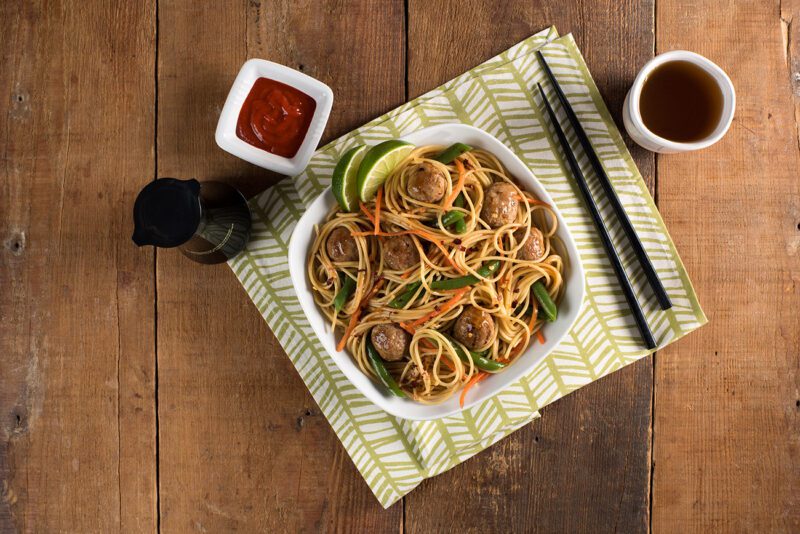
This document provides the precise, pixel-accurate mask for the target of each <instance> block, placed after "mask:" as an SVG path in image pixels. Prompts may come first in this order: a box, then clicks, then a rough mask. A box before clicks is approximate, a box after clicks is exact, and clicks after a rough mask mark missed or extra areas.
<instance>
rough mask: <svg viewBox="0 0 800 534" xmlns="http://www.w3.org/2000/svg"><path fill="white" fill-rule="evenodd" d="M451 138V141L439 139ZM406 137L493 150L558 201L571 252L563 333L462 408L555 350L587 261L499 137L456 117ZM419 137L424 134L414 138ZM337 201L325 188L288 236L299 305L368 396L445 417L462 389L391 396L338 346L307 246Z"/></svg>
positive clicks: (404, 413) (387, 406)
mask: <svg viewBox="0 0 800 534" xmlns="http://www.w3.org/2000/svg"><path fill="white" fill-rule="evenodd" d="M430 138H434V139H436V140H437V141H432V140H430ZM448 138H449V139H450V141H445V142H439V141H438V140H441V139H448ZM401 139H404V140H408V141H410V142H414V143H415V144H420V145H422V144H445V145H446V144H448V142H455V140H462V141H463V142H467V143H468V144H471V145H472V146H476V147H477V148H483V149H486V150H489V151H491V152H492V153H493V154H494V155H495V157H497V158H498V160H499V161H500V162H501V163H502V164H503V165H504V166H505V167H506V168H509V172H510V174H512V175H513V176H514V177H515V179H516V180H517V181H518V182H521V183H522V184H523V185H524V187H525V189H528V190H532V192H534V193H535V194H537V196H539V198H542V200H544V201H545V202H548V203H549V204H550V205H551V206H553V211H554V212H555V214H556V217H557V219H558V223H559V228H558V230H557V232H556V235H558V236H559V238H560V239H561V241H562V243H563V246H564V248H565V249H566V251H567V253H568V254H569V258H568V274H567V276H565V281H568V285H567V289H566V291H565V294H564V299H563V300H562V303H565V302H567V299H569V309H568V311H567V313H559V317H558V319H556V322H554V323H551V324H550V328H551V329H552V327H553V326H555V325H560V329H559V331H558V333H557V334H555V335H552V336H550V335H549V336H548V337H547V339H546V342H545V347H547V349H546V350H544V351H541V353H538V354H534V353H533V351H535V350H536V348H537V347H540V345H538V344H536V345H535V344H531V346H529V347H528V348H527V349H526V350H525V352H524V353H523V354H522V355H521V356H520V357H519V359H518V360H517V361H516V362H515V364H514V365H512V366H510V367H509V368H507V369H506V370H505V371H503V372H501V373H498V374H496V375H492V376H490V377H489V378H487V379H486V380H484V381H482V382H481V383H480V384H477V385H476V386H474V387H473V389H472V390H471V393H472V394H471V395H470V398H469V399H468V400H467V402H465V404H464V407H463V410H468V409H470V408H471V407H472V406H475V405H477V404H480V403H481V402H484V401H485V400H488V399H490V398H491V397H493V396H495V395H497V394H498V393H500V392H502V391H504V390H506V389H507V388H509V387H511V386H513V385H514V384H516V383H517V382H519V380H520V379H521V378H522V377H524V376H525V375H527V374H528V373H530V372H531V371H532V370H533V369H534V368H535V367H536V365H538V364H539V363H540V362H541V361H542V360H544V359H545V358H546V357H547V356H548V355H550V354H551V353H552V351H553V350H555V349H556V348H557V347H558V345H559V344H560V343H561V340H562V339H563V338H564V337H565V336H566V335H567V334H568V333H569V332H570V331H571V330H572V327H573V326H574V324H575V321H576V320H577V318H578V316H579V315H580V312H581V309H582V307H583V303H584V298H585V294H586V287H585V271H584V267H583V262H582V259H581V257H580V253H579V251H578V247H577V245H576V243H575V239H574V237H573V235H572V233H571V232H570V229H569V227H568V226H567V223H566V221H565V220H564V217H563V215H562V213H561V211H560V210H559V209H558V206H557V205H556V204H555V202H554V201H553V199H552V197H551V196H550V194H549V193H548V192H547V190H546V189H545V187H544V186H543V185H542V183H541V182H540V181H539V180H538V179H537V178H536V176H535V175H534V174H533V171H531V170H530V168H529V167H528V166H527V165H526V164H525V163H524V162H523V161H522V160H521V159H520V158H519V157H518V156H517V155H516V154H515V153H514V152H513V151H511V150H510V149H509V148H508V147H507V146H506V145H505V144H503V143H502V142H501V141H500V140H498V139H497V138H496V137H494V136H493V135H491V134H490V133H488V132H485V131H484V130H481V129H479V128H476V127H474V126H470V125H466V124H458V123H454V124H440V125H436V126H430V127H427V128H423V129H420V130H417V131H415V132H412V133H410V134H407V135H404V136H402V137H401ZM415 139H425V140H423V141H419V142H415ZM487 145H488V146H487ZM511 168H515V169H517V171H520V170H521V171H522V172H511ZM531 186H533V187H531ZM335 203H336V200H335V198H334V197H333V193H332V192H331V189H330V187H328V188H326V189H325V190H324V191H323V192H322V193H321V194H320V195H319V196H318V197H317V198H315V199H314V200H313V201H312V202H311V203H310V204H309V205H308V207H307V209H306V211H305V213H304V214H303V215H302V217H301V218H300V220H299V221H298V222H297V224H296V226H295V228H294V229H293V231H292V235H291V237H290V239H289V253H288V265H289V274H290V277H291V279H292V285H293V287H294V290H295V293H296V294H297V297H298V300H299V302H300V307H301V308H302V310H303V313H304V314H305V315H306V318H307V319H308V322H309V324H310V325H311V327H312V330H313V332H314V335H316V336H317V338H318V339H319V341H320V344H321V345H322V346H323V348H324V349H325V352H326V353H327V356H328V357H330V358H331V359H332V360H333V361H334V363H335V364H336V366H337V367H338V368H339V370H340V371H341V372H342V373H343V374H344V375H345V376H346V377H347V379H348V380H349V381H350V383H351V384H352V385H353V386H354V387H355V388H356V389H357V390H358V391H359V392H360V393H361V394H362V395H364V396H365V397H366V398H367V399H368V400H370V401H371V402H372V403H373V404H375V405H376V406H378V407H379V408H381V409H382V410H384V411H385V412H387V413H389V414H390V415H393V416H396V417H398V418H401V419H408V420H416V421H426V420H435V419H441V418H444V417H448V416H451V415H453V414H455V413H458V412H460V411H462V408H461V407H460V406H459V404H458V395H457V394H454V395H453V396H452V397H450V398H449V399H448V400H447V401H445V402H444V403H441V404H435V405H426V404H422V403H418V402H415V401H413V400H411V399H403V398H398V397H390V396H389V395H388V394H386V393H385V392H384V391H383V390H382V389H381V386H379V385H378V384H377V383H376V382H375V381H373V380H372V379H371V378H370V377H368V376H367V375H366V374H364V373H363V372H362V371H361V369H359V367H358V365H357V364H356V362H355V360H354V359H353V358H352V357H351V356H350V354H349V353H348V352H347V351H342V352H336V350H335V344H336V341H335V337H334V335H333V333H332V332H330V331H329V328H330V326H329V324H328V321H327V319H326V318H325V317H324V315H323V314H322V312H321V311H320V310H319V308H318V307H317V305H316V302H314V298H313V293H312V291H313V290H312V289H311V287H310V282H309V280H308V276H307V258H308V248H309V247H310V244H311V242H312V241H313V239H312V237H313V236H312V234H313V228H314V225H315V224H319V223H320V222H322V221H323V220H324V218H325V216H326V215H327V213H328V211H329V210H330V208H331V207H332V206H333V205H334V204H335ZM562 305H563V304H562ZM559 321H561V322H559ZM476 393H477V394H476Z"/></svg>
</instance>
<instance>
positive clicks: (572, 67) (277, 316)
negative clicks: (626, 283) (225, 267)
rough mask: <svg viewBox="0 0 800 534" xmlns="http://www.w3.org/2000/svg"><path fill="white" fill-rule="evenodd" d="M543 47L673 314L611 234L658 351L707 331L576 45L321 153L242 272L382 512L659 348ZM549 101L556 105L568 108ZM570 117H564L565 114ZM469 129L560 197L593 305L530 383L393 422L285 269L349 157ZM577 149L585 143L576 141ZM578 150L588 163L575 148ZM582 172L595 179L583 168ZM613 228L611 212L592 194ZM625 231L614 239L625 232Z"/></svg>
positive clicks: (246, 256)
mask: <svg viewBox="0 0 800 534" xmlns="http://www.w3.org/2000/svg"><path fill="white" fill-rule="evenodd" d="M539 49H541V50H542V52H543V53H544V55H545V57H546V58H547V61H548V62H549V64H550V65H551V67H552V69H553V71H554V72H555V75H556V76H557V77H558V79H559V81H560V83H561V85H562V86H563V88H564V91H565V92H566V94H567V97H568V98H569V100H570V102H571V104H572V106H573V107H574V109H575V112H576V113H577V115H578V118H579V119H580V121H581V123H582V124H583V126H584V128H585V130H586V132H587V134H588V135H589V137H590V139H591V142H592V144H593V146H594V147H595V150H596V151H597V153H598V155H599V156H600V159H601V160H602V163H603V166H604V167H605V169H606V171H607V173H608V175H609V176H610V178H611V180H612V182H613V184H614V188H615V189H616V191H617V194H618V195H619V197H620V200H621V202H622V204H623V206H624V208H625V210H626V211H627V213H628V214H629V216H630V218H631V221H632V222H633V224H634V226H635V228H636V231H637V232H638V234H639V236H640V238H641V240H642V242H643V244H644V246H645V248H646V250H647V253H648V254H649V256H650V258H651V260H652V262H653V264H654V266H655V268H656V270H657V272H658V274H659V276H660V278H661V280H662V282H663V284H664V286H665V288H666V290H667V292H668V294H669V296H670V298H671V299H672V302H673V303H674V306H673V308H672V309H671V310H669V311H661V310H660V309H659V307H658V304H657V303H656V301H655V298H654V297H653V295H652V294H651V293H650V290H649V289H648V288H646V287H644V284H645V280H644V277H643V276H642V275H641V273H640V272H639V271H638V267H637V266H636V262H635V257H634V256H633V253H632V251H631V250H630V249H629V248H628V247H627V242H626V241H624V239H623V237H622V236H621V235H615V234H619V233H620V230H619V228H618V225H616V224H609V226H610V229H611V232H612V237H613V238H614V241H615V243H616V244H617V246H618V247H619V248H621V249H622V250H621V252H622V254H621V256H622V259H623V264H624V265H625V266H626V269H628V273H629V275H630V276H631V277H632V280H633V281H634V286H635V289H636V292H637V295H638V297H639V300H640V302H641V303H642V304H643V307H644V311H645V314H646V316H647V319H648V322H649V324H650V326H651V328H652V330H653V333H654V335H655V337H656V340H657V341H658V346H659V348H661V347H663V346H665V345H667V344H669V343H672V342H673V341H676V340H677V339H679V338H681V337H682V336H684V335H686V334H687V333H689V332H691V331H692V330H694V329H696V328H698V327H700V326H702V325H703V324H704V323H705V322H706V318H705V315H704V314H703V311H702V310H701V309H700V305H699V303H698V302H697V298H696V296H695V293H694V291H693V289H692V286H691V283H690V282H689V278H688V276H687V274H686V271H685V270H684V267H683V264H682V263H681V260H680V258H679V257H678V253H677V252H676V250H675V247H674V245H673V243H672V240H671V239H670V237H669V234H668V233H667V230H666V228H665V226H664V223H663V222H662V220H661V217H660V216H659V213H658V211H657V210H656V207H655V204H654V203H653V199H652V198H651V196H650V194H649V192H648V190H647V187H646V186H645V184H644V181H643V180H642V177H641V175H640V174H639V171H638V170H637V168H636V166H635V164H634V163H633V160H632V159H631V157H630V154H629V153H628V151H627V149H626V148H625V145H624V143H623V140H622V137H621V136H620V134H619V131H618V130H617V128H616V126H615V125H614V122H613V121H612V119H611V116H610V115H609V113H608V110H607V109H606V107H605V104H604V103H603V100H602V98H601V96H600V93H599V92H598V90H597V87H596V86H595V84H594V82H593V80H592V78H591V75H590V74H589V71H588V69H587V68H586V64H585V62H584V60H583V57H582V56H581V53H580V51H579V50H578V48H577V46H576V45H575V42H574V40H573V39H572V36H570V35H567V36H564V37H559V36H558V33H557V32H556V30H555V28H549V29H547V30H544V31H542V32H539V33H537V34H535V35H533V36H531V37H529V38H528V39H525V40H524V41H522V42H520V43H518V44H516V45H515V46H513V47H511V48H510V49H508V50H506V51H505V52H503V53H501V54H499V55H498V56H496V57H494V58H492V59H490V60H489V61H486V62H485V63H483V64H481V65H479V66H477V67H475V68H474V69H472V70H471V71H469V72H466V73H464V74H462V75H461V76H458V77H457V78H455V79H453V80H451V81H449V82H447V83H445V84H444V85H442V86H441V87H439V88H437V89H434V90H433V91H430V92H429V93H426V94H424V95H422V96H420V97H419V98H417V99H415V100H413V101H411V102H408V103H406V104H404V105H402V106H400V107H398V108H397V109H394V110H392V111H390V112H389V113H387V114H385V115H383V116H382V117H379V118H377V119H375V120H373V121H371V122H369V123H367V124H365V125H364V126H362V127H360V128H358V129H356V130H354V131H352V132H350V133H348V134H347V135H344V136H342V137H341V138H339V139H337V140H335V141H333V142H331V143H330V144H328V145H326V146H325V147H323V148H321V149H319V150H318V151H317V152H316V154H315V155H314V157H313V159H312V160H311V162H310V164H309V166H308V167H307V169H306V170H305V172H304V173H303V174H301V175H299V176H297V177H294V178H291V179H285V180H283V181H281V182H279V183H278V184H276V185H275V186H274V187H272V188H270V189H268V190H267V191H265V192H263V193H262V194H260V195H258V196H256V197H254V198H253V199H251V200H250V207H251V209H252V213H253V231H252V237H251V241H250V243H249V245H248V247H247V249H246V251H245V252H244V253H243V254H241V255H239V256H238V257H237V258H235V259H234V260H232V261H231V262H230V267H231V268H232V269H233V271H234V272H235V273H236V276H237V277H238V278H239V280H240V281H241V283H242V285H243V286H244V288H245V290H246V291H247V294H248V295H249V296H250V299H251V300H252V301H253V303H254V304H255V305H256V307H257V308H258V310H259V311H260V312H261V314H262V315H263V317H264V319H265V320H266V321H267V324H269V326H270V328H271V329H272V331H273V332H274V334H275V335H276V337H277V338H278V340H279V341H280V343H281V345H282V346H283V348H284V349H285V350H286V354H287V355H288V356H289V358H290V359H291V361H292V363H293V364H294V366H295V367H296V368H297V372H298V373H300V376H301V377H302V378H303V380H304V381H305V384H306V385H307V386H308V389H309V391H310V392H311V394H312V395H313V396H314V399H315V400H316V402H317V403H318V404H319V407H320V409H321V411H322V413H323V414H325V417H327V419H328V421H329V422H330V424H331V426H332V427H333V430H334V431H335V432H336V434H337V436H338V437H339V439H340V440H341V442H342V445H343V446H344V447H345V449H346V450H347V452H348V454H349V455H350V457H351V458H352V459H353V462H354V463H355V465H356V467H357V468H358V470H359V471H360V473H361V475H362V476H363V477H364V480H365V481H366V482H367V484H368V485H369V487H370V488H371V489H372V491H373V492H374V494H375V496H376V497H377V499H378V500H379V501H380V503H381V504H382V505H383V506H384V507H388V506H390V505H391V504H392V503H394V502H395V501H397V500H398V499H399V498H401V497H402V496H403V495H405V494H406V493H408V492H409V491H411V490H412V489H413V488H414V487H416V486H417V485H418V484H419V483H420V482H421V481H422V480H423V479H425V478H427V477H432V476H435V475H437V474H439V473H442V472H444V471H446V470H448V469H450V468H452V467H454V466H456V465H458V464H459V463H461V462H463V461H464V460H466V459H467V458H469V457H471V456H472V455H474V454H476V453H478V452H479V451H481V450H483V449H485V448H486V447H489V446H490V445H492V444H493V443H495V442H496V441H498V440H500V439H502V438H503V437H505V436H507V435H508V434H510V433H511V432H513V431H514V430H516V429H518V428H520V427H521V426H523V425H525V424H527V423H528V422H530V421H531V420H533V419H535V418H537V417H539V412H538V410H539V409H541V408H542V407H543V406H546V405H548V404H550V403H551V402H553V401H555V400H557V399H559V398H561V397H563V396H564V395H566V394H568V393H570V392H571V391H574V390H576V389H577V388H580V387H581V386H584V385H586V384H588V383H590V382H592V381H594V380H597V379H599V378H601V377H603V376H605V375H607V374H609V373H611V372H613V371H616V370H617V369H620V368H621V367H623V366H625V365H627V364H629V363H632V362H634V361H636V360H638V359H640V358H642V357H644V356H646V355H647V354H649V353H650V352H652V351H648V350H645V349H643V348H642V344H641V341H640V339H639V334H638V331H637V330H636V326H635V323H634V321H633V318H632V316H631V314H630V311H629V310H628V307H627V304H626V302H625V299H624V296H623V294H622V292H621V290H620V289H619V285H618V282H617V280H616V278H615V277H614V274H613V270H612V268H611V265H610V263H609V261H608V259H607V257H606V255H605V253H604V252H603V249H602V245H601V243H600V240H599V239H598V237H597V233H596V230H595V228H594V226H593V223H592V221H591V219H590V217H589V215H588V213H587V212H586V209H585V207H584V205H583V203H582V202H581V200H580V197H579V196H578V191H577V189H576V187H575V184H574V180H573V179H572V177H571V175H570V173H569V171H568V169H567V167H565V163H564V161H563V159H562V157H561V156H560V155H559V152H558V148H557V147H558V141H557V139H556V138H555V135H554V132H552V131H550V129H549V126H548V122H547V120H546V119H545V118H544V117H543V115H542V111H541V109H542V108H541V102H540V101H538V100H537V99H538V98H539V96H538V94H536V93H535V92H534V91H533V90H532V88H533V87H535V85H536V83H537V82H541V83H542V85H543V86H545V87H547V86H548V85H549V84H548V83H547V81H546V77H545V74H544V73H543V72H542V70H541V68H540V65H539V63H538V61H537V58H536V55H535V52H536V50H539ZM553 96H554V95H552V94H550V97H551V98H550V101H551V102H556V99H555V98H554V97H553ZM557 111H558V112H559V114H560V117H561V118H562V124H566V121H564V120H563V118H564V116H563V110H561V109H560V107H559V108H557ZM454 122H461V123H464V124H471V125H473V126H476V127H478V128H481V129H483V130H486V131H487V132H489V133H491V134H492V135H494V136H495V137H497V138H498V139H500V140H501V141H502V142H503V143H505V144H506V145H507V146H508V147H509V148H511V149H512V150H513V151H514V152H515V153H516V154H517V155H518V156H519V157H520V158H521V159H522V160H523V161H524V162H525V163H526V164H527V165H528V166H529V167H530V168H531V169H532V170H533V172H534V174H535V175H536V176H537V177H538V178H539V180H540V181H541V182H542V184H543V185H544V186H545V187H546V188H547V190H548V191H549V192H550V194H551V195H552V196H553V198H554V200H555V202H556V204H557V205H558V207H559V208H560V210H561V212H562V214H563V216H564V219H565V220H566V223H567V224H568V225H569V227H570V229H571V230H572V233H573V235H574V237H575V239H576V241H577V245H578V248H579V250H580V256H581V259H582V261H583V264H584V267H585V269H586V299H585V301H584V305H583V308H582V310H581V313H580V316H579V318H578V320H577V321H576V323H575V326H574V327H573V329H572V331H571V332H570V333H569V334H568V335H567V336H566V337H565V339H564V340H563V341H562V343H561V344H560V345H559V346H558V348H557V349H556V350H555V351H553V352H552V353H551V354H550V355H549V356H548V357H547V358H545V359H544V360H543V361H542V362H541V363H540V364H539V365H538V366H537V367H536V368H535V369H534V370H533V371H531V373H530V374H528V375H527V376H525V377H524V378H523V379H521V380H520V381H519V382H517V383H515V384H514V385H513V386H512V387H510V388H508V389H507V390H505V391H504V392H502V393H500V394H498V395H497V396H495V397H494V398H492V399H489V400H486V401H484V402H483V403H480V404H478V405H476V406H474V407H472V408H471V409H469V410H463V411H462V412H461V413H459V414H458V415H454V416H451V417H447V418H445V419H440V420H437V421H422V422H420V421H407V420H403V419H398V418H395V417H392V416H390V415H388V414H387V413H385V412H384V411H382V410H381V409H380V408H378V407H376V406H375V405H374V404H372V403H371V402H370V401H368V400H367V399H366V398H365V397H364V396H363V395H361V394H360V393H359V392H358V390H356V389H355V387H353V386H352V385H351V384H350V382H349V381H348V380H347V379H346V378H345V376H344V375H343V374H342V373H341V372H340V371H339V369H338V368H337V367H336V365H335V363H334V362H333V361H332V360H331V359H330V358H329V357H328V355H327V354H326V352H325V350H324V349H323V347H322V345H321V344H320V342H319V341H318V339H317V338H316V336H315V335H314V332H313V331H312V329H311V326H310V325H309V324H308V321H307V320H306V318H305V315H304V314H303V311H302V310H301V308H300V304H299V302H298V300H297V295H296V294H295V292H294V289H293V286H292V283H291V280H290V278H289V270H288V264H287V257H286V256H287V243H288V242H289V238H290V236H291V234H292V230H293V228H294V226H295V224H296V222H297V221H298V220H299V218H300V216H301V215H302V213H303V211H304V210H305V207H306V206H307V205H308V204H309V203H310V202H311V201H312V200H314V199H315V198H316V197H317V196H318V195H319V194H320V193H322V192H323V190H324V189H325V188H326V187H328V185H329V183H330V176H331V173H332V171H333V168H334V166H335V165H336V162H337V160H338V159H339V156H340V155H341V154H342V153H343V152H344V151H345V150H347V149H348V148H349V147H351V146H353V145H355V144H361V143H366V144H375V143H378V142H380V141H384V140H386V139H392V138H396V137H400V136H402V135H405V134H408V133H411V132H413V131H415V130H418V129H420V128H423V127H426V126H431V125H434V124H443V123H454ZM573 140H574V139H573ZM574 149H575V151H576V153H578V154H580V153H581V152H580V149H579V147H578V144H577V141H576V140H575V146H574ZM581 164H582V165H583V167H584V172H585V173H586V175H587V177H589V179H590V181H593V180H594V179H595V177H594V175H593V173H592V170H591V167H590V165H589V163H588V160H586V158H585V157H583V158H582V160H581ZM591 185H592V188H593V191H595V196H596V198H597V199H598V200H599V201H600V204H601V210H602V211H603V214H604V217H605V218H606V221H613V218H611V214H610V208H609V207H608V206H607V204H606V202H604V201H603V200H600V199H603V196H602V195H601V194H600V191H601V190H600V189H599V185H598V184H597V183H592V184H591ZM615 231H616V232H615Z"/></svg>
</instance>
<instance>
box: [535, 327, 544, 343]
mask: <svg viewBox="0 0 800 534" xmlns="http://www.w3.org/2000/svg"><path fill="white" fill-rule="evenodd" d="M536 339H538V340H539V343H540V344H542V345H544V341H545V340H544V334H542V331H541V330H539V331H538V332H536Z"/></svg>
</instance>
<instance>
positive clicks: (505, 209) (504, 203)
mask: <svg viewBox="0 0 800 534" xmlns="http://www.w3.org/2000/svg"><path fill="white" fill-rule="evenodd" d="M517 194H518V193H517V190H516V189H515V188H514V186H513V185H511V184H509V183H506V182H497V183H494V184H492V185H490V186H489V187H488V188H487V189H486V193H485V195H484V198H483V208H482V209H481V218H482V219H483V220H484V221H486V222H487V223H488V224H489V226H491V227H492V228H498V227H500V226H503V225H504V224H509V223H513V222H514V221H515V220H516V219H517V209H518V208H519V200H517Z"/></svg>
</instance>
